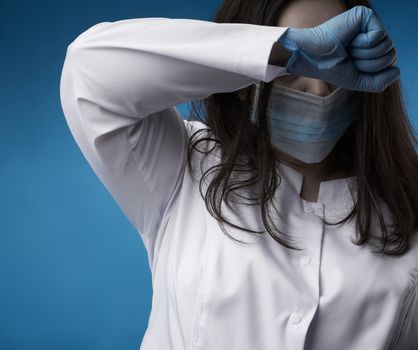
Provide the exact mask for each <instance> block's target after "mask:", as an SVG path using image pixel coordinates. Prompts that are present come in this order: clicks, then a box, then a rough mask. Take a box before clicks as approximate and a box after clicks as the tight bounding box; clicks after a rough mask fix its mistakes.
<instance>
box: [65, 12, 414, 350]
mask: <svg viewBox="0 0 418 350" xmlns="http://www.w3.org/2000/svg"><path fill="white" fill-rule="evenodd" d="M286 29H287V28H286V27H274V26H260V25H251V24H236V23H235V24H231V23H222V24H220V23H214V22H210V21H201V20H192V19H171V18H160V17H155V18H134V19H127V20H121V21H117V22H103V23H99V24H97V25H94V26H92V27H91V28H89V29H88V30H86V31H85V32H83V33H82V34H81V35H79V36H78V37H77V38H76V39H75V40H74V41H73V42H72V43H71V44H70V45H69V46H68V50H67V53H66V57H65V62H64V65H63V70H62V76H61V85H60V97H61V103H62V108H63V111H64V114H65V118H66V121H67V123H68V126H69V128H70V130H71V133H72V135H73V136H74V139H75V141H76V142H77V144H78V146H79V147H80V149H81V151H82V153H83V154H84V156H85V158H86V159H87V161H88V162H89V164H90V165H91V167H92V169H93V170H94V172H95V173H96V174H97V176H98V178H99V179H100V180H101V181H102V182H103V184H104V186H105V187H106V188H107V190H108V191H109V192H110V193H111V195H112V196H113V198H114V199H115V200H116V202H117V203H118V204H119V205H120V207H121V209H122V210H123V212H124V213H125V214H126V216H127V218H128V219H129V220H130V222H131V223H132V224H133V226H134V227H135V228H136V229H137V231H138V233H139V234H140V235H141V238H142V239H143V242H144V244H145V247H146V249H147V253H148V259H149V265H150V269H151V272H152V284H153V299H152V310H151V314H150V318H149V324H148V328H147V330H146V333H145V336H144V338H143V341H142V344H141V350H198V349H200V350H215V349H216V350H233V349H234V350H255V349H260V350H273V349H274V350H277V349H280V350H299V349H310V350H336V349H338V350H365V349H367V350H383V349H385V350H387V349H395V348H396V349H402V350H412V349H418V302H417V299H418V297H417V296H418V288H417V280H418V244H414V246H413V249H412V250H410V251H409V252H408V253H407V254H406V255H404V256H402V257H400V258H393V257H389V256H379V255H376V254H373V253H372V251H371V248H369V247H368V246H365V245H363V246H356V245H354V244H353V243H352V242H351V241H350V239H354V231H355V227H354V222H352V223H350V224H346V225H344V226H342V225H340V226H339V227H338V226H337V227H327V226H324V225H323V224H322V223H321V221H320V220H319V218H320V217H325V218H326V219H327V220H330V221H335V219H337V218H340V219H341V218H342V217H343V216H344V214H347V213H348V211H349V209H350V208H351V205H352V199H351V196H350V191H349V189H350V188H351V187H353V188H355V186H356V178H355V177H350V178H346V179H338V180H331V181H325V182H322V183H321V186H320V190H319V199H318V202H315V203H313V202H308V201H306V200H304V199H302V198H301V197H300V196H299V193H300V189H301V184H302V179H303V176H302V174H301V173H299V172H297V171H295V170H294V169H292V168H290V167H288V166H286V165H284V164H281V165H280V166H279V167H280V173H281V175H282V182H281V184H280V186H279V189H278V193H277V197H275V198H277V199H276V206H277V207H278V209H279V212H280V215H281V217H277V222H278V223H279V224H280V227H281V228H282V229H285V228H288V227H289V226H288V225H292V226H291V227H293V230H292V231H291V235H292V237H294V238H295V239H298V241H297V242H296V244H299V246H300V247H302V248H304V250H303V251H291V250H288V249H286V248H284V247H282V246H281V245H279V244H278V243H277V242H275V241H274V240H273V239H272V238H271V237H270V236H269V235H268V234H267V233H264V234H263V235H259V236H256V235H254V234H250V233H246V232H240V231H239V230H237V229H234V228H231V227H229V226H226V229H227V231H228V232H229V233H230V234H231V235H232V236H233V237H235V238H237V239H239V240H241V241H246V242H248V243H250V244H246V245H244V244H242V243H239V242H235V241H233V240H231V239H230V238H228V237H227V236H226V235H225V234H224V233H223V232H222V230H221V228H220V227H219V225H218V223H217V222H216V220H215V219H214V218H213V217H212V216H211V215H210V214H209V212H208V211H207V209H206V207H205V205H204V201H203V199H202V198H201V196H200V193H199V188H198V182H196V181H193V179H192V178H191V176H190V174H189V172H188V171H187V168H186V141H187V137H188V136H190V135H191V133H193V132H194V131H196V130H198V129H200V128H203V127H205V125H204V124H202V123H200V122H197V121H186V120H183V119H182V118H181V116H180V114H179V112H178V110H177V109H176V107H175V106H176V105H177V104H180V103H183V102H186V101H191V100H197V99H203V98H205V97H207V96H209V95H211V94H213V93H220V92H231V91H235V90H238V89H242V88H244V87H246V86H248V85H250V84H253V83H255V82H256V81H264V82H270V81H272V80H273V79H274V78H275V77H277V76H279V75H281V74H284V73H285V68H283V67H278V66H273V65H269V64H268V58H269V55H270V51H271V48H272V45H273V43H274V42H275V41H276V40H278V38H279V37H280V36H281V35H282V34H283V33H284V32H285V31H286ZM225 117H227V116H225ZM200 147H201V146H200ZM217 152H218V151H216V152H215V153H214V154H213V156H211V157H209V158H208V159H207V161H208V163H204V164H205V166H204V168H203V171H204V170H206V169H208V168H209V167H210V166H212V165H214V164H215V163H216V161H217V160H218V159H219V158H218V156H219V153H217ZM199 166H200V159H198V158H196V159H195V160H194V167H195V169H196V171H199V174H200V175H201V174H202V172H201V171H200V170H198V169H199ZM259 209H260V208H259V206H251V207H250V206H247V207H242V208H239V207H238V208H237V210H239V216H232V214H231V211H229V210H227V208H226V207H225V206H223V210H224V213H225V215H230V219H231V220H233V222H236V223H237V224H239V225H245V226H246V227H248V228H250V229H254V230H263V229H264V226H263V225H262V222H261V214H260V212H259ZM285 225H286V226H285ZM294 242H295V241H294ZM395 344H396V346H395Z"/></svg>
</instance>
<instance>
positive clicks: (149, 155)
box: [60, 17, 287, 264]
mask: <svg viewBox="0 0 418 350" xmlns="http://www.w3.org/2000/svg"><path fill="white" fill-rule="evenodd" d="M286 30H287V28H286V27H271V26H259V25H251V24H238V23H223V24H220V23H215V22H209V21H201V20H192V19H171V18H159V17H157V18H135V19H127V20H121V21H117V22H103V23H99V24H96V25H94V26H92V27H90V28H89V29H88V30H86V31H85V32H83V33H81V34H80V35H79V36H78V37H76V38H75V40H74V41H73V42H72V43H71V44H70V45H69V46H68V49H67V53H66V57H65V62H64V65H63V69H62V76H61V83H60V97H61V104H62V108H63V111H64V115H65V118H66V121H67V123H68V126H69V128H70V130H71V133H72V135H73V137H74V139H75V141H76V142H77V144H78V146H79V148H80V150H81V151H82V153H83V155H84V156H85V158H86V160H87V161H88V162H89V164H90V166H91V167H92V169H93V170H94V172H95V173H96V175H97V176H98V178H99V179H100V180H101V182H102V183H103V184H104V186H105V187H106V188H107V190H108V191H109V192H110V193H111V195H112V196H113V198H114V199H115V200H116V202H117V203H118V205H119V206H120V207H121V209H122V210H123V212H124V214H125V215H126V216H127V217H128V219H129V220H130V222H131V223H132V224H133V225H134V227H135V228H136V229H137V230H138V232H139V233H140V234H141V238H142V239H143V241H144V244H145V246H146V248H147V250H148V254H149V262H150V264H152V262H153V259H154V254H155V253H156V250H157V249H158V246H159V242H160V240H161V237H158V236H159V232H160V231H161V230H159V229H160V226H161V224H162V222H164V220H163V219H164V218H167V217H168V216H169V214H170V210H171V205H172V203H173V201H174V199H175V198H176V195H177V194H178V192H179V190H180V187H181V179H182V176H183V173H184V171H185V169H186V142H187V139H188V134H189V131H188V130H189V128H190V127H191V125H190V124H191V123H190V122H188V121H186V120H182V118H181V116H180V114H179V112H178V111H177V109H176V107H175V105H177V104H180V103H183V102H187V101H191V100H197V99H203V98H205V97H207V96H209V95H211V94H213V93H219V92H231V91H235V90H238V89H242V88H244V87H246V86H248V85H250V84H253V83H254V82H256V81H265V82H270V81H271V80H273V79H274V78H275V77H277V76H279V75H280V74H284V73H285V72H286V70H285V68H283V67H279V66H274V65H270V64H269V63H268V62H269V57H270V53H271V51H272V47H273V44H274V43H275V42H276V41H277V40H278V39H279V37H280V36H281V35H282V34H283V33H284V32H285V31H286Z"/></svg>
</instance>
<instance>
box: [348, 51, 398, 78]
mask: <svg viewBox="0 0 418 350" xmlns="http://www.w3.org/2000/svg"><path fill="white" fill-rule="evenodd" d="M396 59H397V57H396V52H395V50H391V51H390V52H389V53H387V54H386V55H384V56H381V57H378V58H376V59H373V60H354V65H355V66H356V68H357V69H358V70H359V71H362V72H369V73H374V72H379V71H381V70H383V69H385V68H386V67H389V66H391V65H393V64H395V62H396Z"/></svg>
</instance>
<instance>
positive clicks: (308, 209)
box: [304, 203, 315, 213]
mask: <svg viewBox="0 0 418 350" xmlns="http://www.w3.org/2000/svg"><path fill="white" fill-rule="evenodd" d="M304 210H305V212H307V213H313V212H314V210H315V209H314V208H313V206H312V204H311V203H306V205H305V209H304Z"/></svg>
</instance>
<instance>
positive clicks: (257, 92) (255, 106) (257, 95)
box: [251, 81, 261, 123]
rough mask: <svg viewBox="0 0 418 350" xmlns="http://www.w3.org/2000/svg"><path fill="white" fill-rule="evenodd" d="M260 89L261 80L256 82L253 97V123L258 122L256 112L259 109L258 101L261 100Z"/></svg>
mask: <svg viewBox="0 0 418 350" xmlns="http://www.w3.org/2000/svg"><path fill="white" fill-rule="evenodd" d="M260 90H261V82H260V81H258V82H256V83H255V95H254V98H253V104H252V108H251V121H252V122H253V123H255V122H256V114H257V109H258V101H259V100H260Z"/></svg>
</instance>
